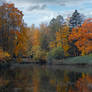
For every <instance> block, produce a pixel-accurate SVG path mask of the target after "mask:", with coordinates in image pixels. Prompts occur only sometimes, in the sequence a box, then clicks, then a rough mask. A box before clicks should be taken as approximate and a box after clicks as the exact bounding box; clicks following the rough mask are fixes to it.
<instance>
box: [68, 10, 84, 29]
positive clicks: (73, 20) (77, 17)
mask: <svg viewBox="0 0 92 92" xmlns="http://www.w3.org/2000/svg"><path fill="white" fill-rule="evenodd" d="M82 23H83V16H82V15H81V14H80V13H78V11H77V10H75V12H74V13H73V14H72V17H70V20H69V26H70V28H74V27H77V26H81V24H82Z"/></svg>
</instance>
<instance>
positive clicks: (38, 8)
mask: <svg viewBox="0 0 92 92" xmlns="http://www.w3.org/2000/svg"><path fill="white" fill-rule="evenodd" d="M45 8H46V5H45V4H43V5H33V6H30V7H29V8H28V10H29V11H33V10H42V9H45Z"/></svg>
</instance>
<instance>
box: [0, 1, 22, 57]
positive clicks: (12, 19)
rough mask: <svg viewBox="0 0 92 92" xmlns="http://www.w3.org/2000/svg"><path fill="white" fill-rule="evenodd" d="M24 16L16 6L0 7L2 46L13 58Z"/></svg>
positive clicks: (0, 39)
mask: <svg viewBox="0 0 92 92" xmlns="http://www.w3.org/2000/svg"><path fill="white" fill-rule="evenodd" d="M22 25H23V14H22V12H21V11H20V10H18V9H17V8H15V7H14V4H8V3H4V4H3V5H1V6H0V46H1V47H2V48H3V50H4V51H7V52H9V53H10V54H11V56H13V54H14V49H15V46H16V43H17V42H16V37H17V34H16V32H21V31H22V30H21V27H22Z"/></svg>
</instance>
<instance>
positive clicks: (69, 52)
mask: <svg viewBox="0 0 92 92" xmlns="http://www.w3.org/2000/svg"><path fill="white" fill-rule="evenodd" d="M30 22H31V20H30ZM91 53H92V19H91V18H89V19H84V16H83V15H82V14H80V13H78V11H77V10H75V11H74V13H73V14H72V16H71V17H69V18H67V19H64V18H63V16H61V15H58V16H57V17H56V18H53V19H52V20H51V21H50V22H49V24H48V25H47V24H40V25H39V27H38V28H37V27H35V25H34V24H33V25H32V26H31V27H30V28H28V27H27V25H26V24H25V23H24V20H23V13H22V12H21V11H20V10H18V9H17V8H15V6H14V4H7V3H6V4H3V5H2V6H0V54H1V55H0V60H2V59H4V58H6V57H11V58H13V57H23V56H26V57H28V56H30V57H31V58H32V59H33V60H49V61H51V60H53V59H63V58H67V57H70V56H83V55H88V54H91Z"/></svg>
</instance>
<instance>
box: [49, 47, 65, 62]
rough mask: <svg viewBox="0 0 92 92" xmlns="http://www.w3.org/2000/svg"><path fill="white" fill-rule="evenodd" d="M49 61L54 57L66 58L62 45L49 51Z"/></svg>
mask: <svg viewBox="0 0 92 92" xmlns="http://www.w3.org/2000/svg"><path fill="white" fill-rule="evenodd" d="M47 58H48V61H52V60H54V59H58V60H59V59H63V58H64V50H63V48H62V47H57V48H53V49H52V50H51V51H50V52H49V53H48V56H47Z"/></svg>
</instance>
